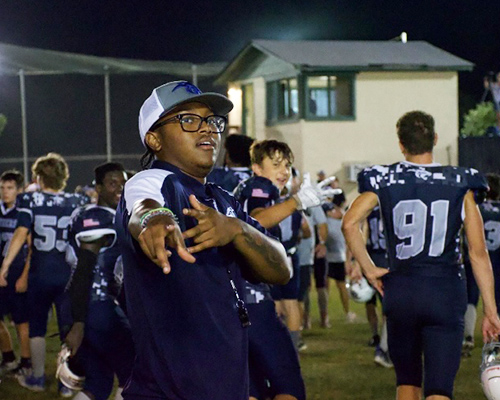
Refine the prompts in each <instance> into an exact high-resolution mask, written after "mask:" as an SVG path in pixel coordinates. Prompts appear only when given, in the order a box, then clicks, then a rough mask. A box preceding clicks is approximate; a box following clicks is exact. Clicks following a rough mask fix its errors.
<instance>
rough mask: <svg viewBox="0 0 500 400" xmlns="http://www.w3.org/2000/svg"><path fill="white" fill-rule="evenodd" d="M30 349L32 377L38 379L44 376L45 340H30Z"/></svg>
mask: <svg viewBox="0 0 500 400" xmlns="http://www.w3.org/2000/svg"><path fill="white" fill-rule="evenodd" d="M30 349H31V366H32V368H33V376H34V377H35V378H40V377H41V376H43V375H44V374H45V338H44V337H42V336H37V337H34V338H30Z"/></svg>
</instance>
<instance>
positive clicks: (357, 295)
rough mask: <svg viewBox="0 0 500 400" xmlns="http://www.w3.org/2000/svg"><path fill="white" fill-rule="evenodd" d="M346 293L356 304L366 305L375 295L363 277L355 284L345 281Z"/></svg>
mask: <svg viewBox="0 0 500 400" xmlns="http://www.w3.org/2000/svg"><path fill="white" fill-rule="evenodd" d="M346 287H347V292H348V293H349V296H350V297H351V299H353V300H354V301H355V302H356V303H366V302H367V301H368V300H370V299H371V298H372V297H373V295H374V294H375V289H374V288H373V287H372V286H370V284H369V283H368V281H367V280H366V278H365V277H362V278H361V279H359V280H358V281H356V282H351V281H346Z"/></svg>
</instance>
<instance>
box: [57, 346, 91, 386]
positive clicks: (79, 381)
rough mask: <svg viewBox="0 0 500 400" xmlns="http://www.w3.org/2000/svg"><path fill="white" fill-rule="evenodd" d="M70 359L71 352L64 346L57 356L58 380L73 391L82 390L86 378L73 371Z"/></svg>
mask: <svg viewBox="0 0 500 400" xmlns="http://www.w3.org/2000/svg"><path fill="white" fill-rule="evenodd" d="M70 357H71V350H70V349H69V348H68V347H67V346H66V345H65V344H63V345H62V347H61V351H60V352H59V354H58V355H57V370H56V378H57V379H59V380H60V381H61V383H62V384H63V385H64V386H66V387H68V388H70V389H71V390H76V391H78V390H82V389H83V384H84V382H85V377H84V376H79V375H77V374H76V373H75V372H73V371H71V369H70V366H69V359H70Z"/></svg>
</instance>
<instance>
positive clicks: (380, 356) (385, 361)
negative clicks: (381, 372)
mask: <svg viewBox="0 0 500 400" xmlns="http://www.w3.org/2000/svg"><path fill="white" fill-rule="evenodd" d="M373 361H374V362H375V364H377V365H380V366H381V367H384V368H394V364H393V363H392V361H391V359H390V357H389V353H388V352H386V351H383V350H382V349H381V348H380V347H377V349H376V350H375V358H374V359H373Z"/></svg>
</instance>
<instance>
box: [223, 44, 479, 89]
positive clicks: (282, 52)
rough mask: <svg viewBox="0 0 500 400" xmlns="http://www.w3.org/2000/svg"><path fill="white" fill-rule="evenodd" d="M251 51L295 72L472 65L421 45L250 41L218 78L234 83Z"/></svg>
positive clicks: (467, 68) (463, 67)
mask: <svg viewBox="0 0 500 400" xmlns="http://www.w3.org/2000/svg"><path fill="white" fill-rule="evenodd" d="M255 50H257V51H258V52H260V53H263V54H265V55H267V56H270V57H276V58H278V59H280V60H282V61H284V62H286V63H289V64H290V65H293V66H294V67H295V68H296V69H298V70H308V69H310V70H324V69H334V70H345V71H375V70H384V71H408V70H414V71H422V70H426V71H443V70H444V71H470V70H472V68H473V67H474V64H473V63H471V62H469V61H467V60H464V59H462V58H460V57H457V56H455V55H453V54H451V53H448V52H447V51H444V50H442V49H440V48H438V47H435V46H433V45H431V44H430V43H428V42H425V41H408V42H406V43H403V42H400V41H392V40H387V41H344V40H335V41H331V40H298V41H285V40H254V41H252V42H251V43H250V44H249V45H247V46H246V47H245V48H244V49H243V50H242V51H241V52H240V53H239V54H238V55H237V56H236V57H235V58H234V59H233V60H232V61H231V62H230V63H229V65H227V66H226V68H225V69H224V70H223V71H222V73H221V74H220V75H219V77H218V79H217V81H218V82H228V81H231V80H234V79H235V78H236V75H237V74H238V70H239V69H240V67H243V66H244V65H245V64H248V61H249V58H253V57H255Z"/></svg>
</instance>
